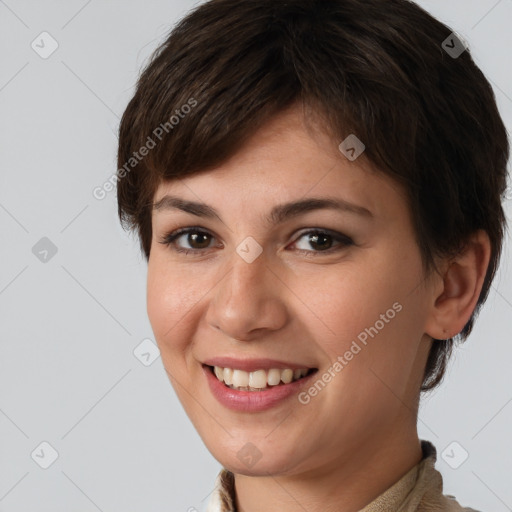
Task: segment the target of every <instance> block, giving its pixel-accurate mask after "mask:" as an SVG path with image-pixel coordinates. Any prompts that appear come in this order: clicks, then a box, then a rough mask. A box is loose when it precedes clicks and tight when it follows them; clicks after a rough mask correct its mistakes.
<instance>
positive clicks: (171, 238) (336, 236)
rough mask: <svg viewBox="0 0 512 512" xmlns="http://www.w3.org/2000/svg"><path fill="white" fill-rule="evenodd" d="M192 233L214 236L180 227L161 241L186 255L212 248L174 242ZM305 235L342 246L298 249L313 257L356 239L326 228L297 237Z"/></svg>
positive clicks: (305, 232) (350, 243)
mask: <svg viewBox="0 0 512 512" xmlns="http://www.w3.org/2000/svg"><path fill="white" fill-rule="evenodd" d="M191 233H196V234H201V235H208V236H212V235H211V234H210V233H208V231H205V230H203V229H201V228H198V227H190V228H182V229H178V230H175V231H171V232H170V233H167V234H166V235H164V236H163V237H162V239H161V240H160V242H159V243H161V244H163V245H166V246H168V247H169V248H170V249H172V250H173V251H175V252H178V253H182V254H185V255H189V254H194V255H198V254H200V253H201V252H204V251H205V250H208V249H211V248H210V247H208V248H205V249H183V248H180V247H176V246H175V244H174V242H175V241H176V240H177V239H178V238H180V237H181V236H183V235H188V234H191ZM305 235H326V236H328V237H331V238H332V239H333V240H334V241H336V242H338V243H340V244H341V246H340V247H337V248H336V247H334V248H332V247H331V248H329V249H326V250H323V251H307V250H305V249H298V251H299V252H300V253H307V254H308V255H313V257H316V256H317V255H321V254H331V253H333V252H336V251H340V250H341V249H343V248H345V247H348V246H351V245H354V241H353V240H352V239H351V238H350V237H348V236H346V235H344V234H342V233H337V232H336V231H331V230H325V229H311V230H310V231H304V232H302V233H301V234H300V236H299V237H298V238H297V241H298V240H300V239H301V238H302V237H303V236H305ZM294 243H296V242H294Z"/></svg>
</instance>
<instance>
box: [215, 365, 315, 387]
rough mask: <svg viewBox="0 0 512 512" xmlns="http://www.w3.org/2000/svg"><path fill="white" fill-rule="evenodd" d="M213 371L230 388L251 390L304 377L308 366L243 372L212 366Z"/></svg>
mask: <svg viewBox="0 0 512 512" xmlns="http://www.w3.org/2000/svg"><path fill="white" fill-rule="evenodd" d="M213 371H214V373H215V375H216V376H217V378H218V379H219V380H220V381H221V382H224V383H225V384H226V385H228V386H229V387H230V388H245V389H246V390H247V391H252V389H251V388H253V389H265V388H266V387H267V385H268V386H277V385H278V384H280V383H281V381H282V382H283V383H284V384H288V383H290V382H292V381H293V380H297V379H300V378H301V377H304V376H305V375H306V374H307V373H308V368H301V369H297V370H292V369H290V368H286V369H285V370H280V369H278V368H271V369H270V370H256V371H254V372H245V371H243V370H234V369H233V368H221V367H219V366H214V367H213Z"/></svg>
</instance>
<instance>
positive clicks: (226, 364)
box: [203, 357, 314, 372]
mask: <svg viewBox="0 0 512 512" xmlns="http://www.w3.org/2000/svg"><path fill="white" fill-rule="evenodd" d="M203 364H205V365H207V366H219V367H220V368H233V369H234V370H244V371H246V372H254V371H256V370H270V369H271V368H279V369H281V370H284V369H286V368H290V369H291V370H298V369H304V368H307V369H309V368H314V367H313V366H310V365H308V364H302V363H291V362H287V361H278V360H276V359H268V358H257V359H237V358H235V357H212V358H211V359H207V360H205V361H203Z"/></svg>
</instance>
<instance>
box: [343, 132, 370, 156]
mask: <svg viewBox="0 0 512 512" xmlns="http://www.w3.org/2000/svg"><path fill="white" fill-rule="evenodd" d="M338 147H339V150H340V151H341V152H342V153H343V154H344V155H345V156H346V157H347V158H348V159H349V160H350V161H351V162H353V161H354V160H356V159H357V158H359V157H360V156H361V155H362V154H363V152H364V150H365V149H366V146H365V145H364V144H363V143H362V142H361V141H360V140H359V139H358V138H357V137H356V136H355V135H354V134H353V133H352V134H350V135H349V136H348V137H347V138H346V139H345V140H344V141H343V142H342V143H341V144H340V145H339V146H338Z"/></svg>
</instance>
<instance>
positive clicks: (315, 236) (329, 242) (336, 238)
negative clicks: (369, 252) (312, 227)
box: [293, 230, 354, 253]
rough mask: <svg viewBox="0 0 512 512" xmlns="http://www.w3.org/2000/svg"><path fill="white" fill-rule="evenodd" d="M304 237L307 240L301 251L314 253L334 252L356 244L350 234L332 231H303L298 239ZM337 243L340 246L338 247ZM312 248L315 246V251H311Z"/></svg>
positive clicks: (296, 243) (295, 244)
mask: <svg viewBox="0 0 512 512" xmlns="http://www.w3.org/2000/svg"><path fill="white" fill-rule="evenodd" d="M302 238H304V239H305V240H306V242H305V243H304V246H305V247H302V248H300V247H299V251H305V252H312V253H319V252H333V251H335V250H339V249H342V248H344V247H347V246H350V245H353V244H354V242H353V241H352V239H350V238H349V237H348V236H346V235H343V234H342V233H336V232H330V231H319V230H316V231H308V232H305V233H302V235H301V236H300V237H299V239H298V240H301V239H302ZM336 244H337V245H338V247H336ZM293 245H294V246H297V245H298V242H295V243H294V244H293ZM333 245H334V247H333ZM308 246H309V247H308ZM310 248H313V251H311V250H310Z"/></svg>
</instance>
